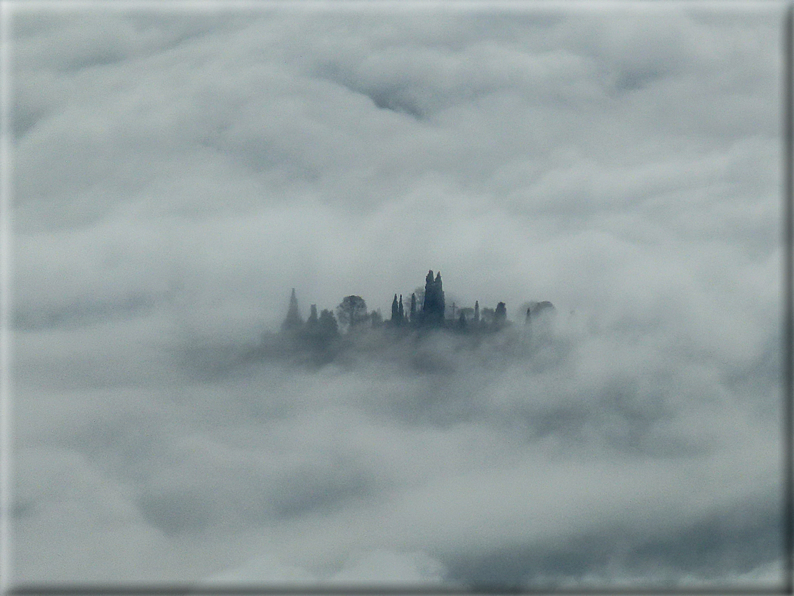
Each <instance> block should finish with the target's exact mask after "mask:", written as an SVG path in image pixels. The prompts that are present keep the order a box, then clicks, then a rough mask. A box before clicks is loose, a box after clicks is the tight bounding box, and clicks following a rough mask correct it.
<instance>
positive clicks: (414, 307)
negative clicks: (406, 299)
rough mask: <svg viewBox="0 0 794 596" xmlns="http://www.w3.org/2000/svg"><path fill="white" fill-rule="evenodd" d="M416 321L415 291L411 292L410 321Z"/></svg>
mask: <svg viewBox="0 0 794 596" xmlns="http://www.w3.org/2000/svg"><path fill="white" fill-rule="evenodd" d="M415 321H416V293H415V292H414V293H412V294H411V322H412V323H413V322H415Z"/></svg>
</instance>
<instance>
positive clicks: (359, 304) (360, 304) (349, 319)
mask: <svg viewBox="0 0 794 596" xmlns="http://www.w3.org/2000/svg"><path fill="white" fill-rule="evenodd" d="M336 316H337V317H339V322H340V323H342V324H343V325H346V326H347V328H348V330H351V329H353V328H354V327H355V326H356V325H358V324H359V323H361V322H362V321H364V320H365V319H366V318H367V303H366V302H365V301H364V299H363V298H362V297H361V296H345V297H344V298H343V299H342V302H341V303H340V304H339V306H337V307H336Z"/></svg>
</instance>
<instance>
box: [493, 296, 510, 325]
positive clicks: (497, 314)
mask: <svg viewBox="0 0 794 596" xmlns="http://www.w3.org/2000/svg"><path fill="white" fill-rule="evenodd" d="M493 322H494V325H495V326H496V327H497V328H499V327H503V326H504V324H505V323H506V322H507V307H506V306H505V303H504V302H500V303H499V304H497V305H496V311H494V317H493Z"/></svg>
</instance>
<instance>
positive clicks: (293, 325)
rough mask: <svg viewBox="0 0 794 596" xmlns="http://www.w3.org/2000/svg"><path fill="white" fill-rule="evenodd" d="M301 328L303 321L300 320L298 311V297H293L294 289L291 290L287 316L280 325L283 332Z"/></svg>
mask: <svg viewBox="0 0 794 596" xmlns="http://www.w3.org/2000/svg"><path fill="white" fill-rule="evenodd" d="M302 326H303V319H301V314H300V310H299V309H298V297H297V296H296V295H295V288H292V294H291V295H290V298H289V309H288V310H287V316H286V318H285V319H284V322H283V323H282V325H281V329H283V330H284V331H294V330H296V329H300V328H301V327H302Z"/></svg>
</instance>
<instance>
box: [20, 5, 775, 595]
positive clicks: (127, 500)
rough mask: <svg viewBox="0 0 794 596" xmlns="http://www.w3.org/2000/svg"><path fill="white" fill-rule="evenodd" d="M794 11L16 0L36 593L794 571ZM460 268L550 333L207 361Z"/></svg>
mask: <svg viewBox="0 0 794 596" xmlns="http://www.w3.org/2000/svg"><path fill="white" fill-rule="evenodd" d="M165 6H168V5H167V4H165ZM128 8H129V6H128ZM782 15H783V4H782V3H767V4H764V3H757V2H756V3H752V4H749V3H748V4H741V3H735V2H734V3H730V4H726V5H718V4H713V3H712V4H708V5H698V4H697V3H684V4H672V3H670V4H668V3H656V4H653V5H649V4H629V3H624V4H619V5H615V4H613V5H601V4H595V3H594V4H591V5H582V4H576V5H568V6H566V5H564V4H546V3H538V4H526V5H523V4H519V3H516V4H509V5H495V4H490V5H488V4H480V5H470V4H469V5H466V6H465V7H461V6H460V5H458V6H457V7H456V6H454V5H452V4H445V5H441V4H432V5H424V6H422V5H417V4H411V5H402V6H397V5H392V4H378V5H377V6H375V5H364V4H344V5H342V4H336V5H334V4H330V5H322V6H319V5H301V6H300V7H287V6H286V5H285V4H266V3H262V4H254V5H250V6H249V8H240V7H238V8H235V9H226V10H223V9H222V5H220V4H219V5H216V6H215V7H213V8H208V7H206V6H205V7H199V6H196V7H195V8H191V7H187V6H185V5H180V6H179V7H178V8H177V7H175V8H174V9H173V10H168V9H167V8H166V9H163V10H153V9H151V8H142V9H123V10H122V9H120V8H118V7H116V8H112V7H111V6H110V5H108V4H99V5H96V6H95V7H94V8H90V9H80V10H78V9H72V8H56V7H55V6H54V5H46V6H43V7H42V6H39V7H35V5H34V6H33V7H30V6H28V7H25V6H24V4H23V3H18V4H17V5H16V8H15V10H14V19H13V23H12V32H13V69H12V72H11V81H12V83H13V93H14V109H13V131H14V151H15V155H14V163H15V170H14V181H13V188H14V196H13V203H12V204H13V209H14V222H13V226H14V231H15V237H14V241H13V246H14V269H15V272H14V275H13V278H12V281H13V293H14V321H13V323H14V332H15V344H14V412H15V430H14V434H15V437H14V440H15V449H14V465H15V469H16V471H15V486H14V490H15V497H16V501H15V507H14V514H15V517H14V520H13V523H14V528H13V530H14V533H13V537H14V550H15V552H14V558H13V561H14V564H13V566H14V573H15V579H16V581H18V582H26V581H59V580H80V581H163V580H170V581H229V582H236V581H248V582H260V583H268V582H279V581H303V582H315V581H320V582H356V581H367V582H375V583H378V582H394V581H407V582H423V581H427V582H443V583H449V584H452V583H456V584H459V583H473V582H479V583H483V582H485V583H491V584H496V583H511V584H516V583H526V584H530V585H540V584H543V583H549V582H563V583H581V582H585V583H589V584H596V583H601V584H603V583H607V584H611V583H615V582H621V583H625V582H632V583H647V582H658V581H665V582H675V583H682V584H687V585H688V584H696V583H699V582H714V581H727V582H736V581H743V582H756V581H761V582H767V583H770V582H776V581H777V580H778V579H779V569H780V560H781V559H780V555H781V552H780V549H779V545H780V544H781V543H780V536H779V533H778V530H779V523H780V518H779V511H780V499H779V498H780V470H781V451H780V445H781V432H780V431H781V428H782V426H781V423H780V419H779V415H780V412H781V399H780V398H781V393H780V381H779V371H780V366H779V365H780V358H781V354H780V345H781V337H780V321H781V314H782V300H781V287H782V284H781V272H782V243H781V230H782V226H781V221H780V217H781V214H782V202H781V188H782V153H781V149H782V139H781V127H780V125H781V118H782V114H781V98H782V88H781V80H782V74H781V72H782V71H781V52H782V39H783V38H782ZM431 268H432V269H433V270H434V271H441V274H442V277H443V279H444V289H445V291H446V293H447V304H450V303H451V301H453V300H454V301H456V303H457V304H458V305H459V306H473V305H474V301H475V300H479V302H480V305H481V306H483V307H491V308H493V307H495V306H496V303H497V302H498V301H500V300H501V301H505V302H506V304H507V311H508V316H509V318H510V319H512V320H514V321H517V322H520V321H521V317H520V313H519V312H518V310H519V307H520V306H521V305H522V304H523V303H525V302H527V301H531V300H538V301H539V300H550V301H552V302H553V303H554V304H555V306H556V307H557V320H556V328H555V329H556V331H555V334H556V335H555V338H554V340H553V341H552V342H551V343H550V344H549V345H547V346H546V348H545V350H541V351H539V352H537V353H536V354H534V355H533V356H532V357H530V358H527V359H525V360H519V361H511V362H510V363H509V364H506V365H504V366H501V367H499V368H498V370H495V369H493V368H491V367H489V366H485V365H482V364H480V365H477V364H471V362H469V361H466V362H463V361H460V360H458V359H457V358H458V357H457V356H455V355H454V354H451V353H449V352H445V350H448V349H449V348H448V346H445V345H439V346H436V347H434V348H433V347H431V348H428V349H429V350H431V351H432V350H437V353H435V355H436V356H438V354H441V353H443V354H442V355H443V357H444V358H446V359H447V360H446V361H447V362H448V363H449V370H446V372H442V373H438V372H434V373H422V374H419V373H417V372H416V371H414V370H410V369H405V368H403V367H400V366H386V365H385V364H384V363H383V362H382V361H378V360H377V359H373V360H372V361H368V360H366V359H362V360H361V361H358V362H356V363H355V365H354V366H352V367H351V366H348V367H339V366H335V365H329V366H327V367H324V368H322V369H320V370H318V371H307V370H303V369H290V368H285V367H283V366H281V365H278V364H275V363H271V362H266V361H261V362H255V363H253V364H249V365H248V366H245V367H241V368H239V369H232V370H227V371H226V374H224V375H217V374H214V373H212V372H208V371H212V370H214V369H213V366H214V364H216V363H217V362H219V361H221V360H222V359H223V358H224V355H225V354H228V353H230V352H235V350H238V351H239V350H245V349H249V348H250V347H251V346H255V345H256V344H257V342H258V341H259V338H260V337H261V336H262V334H263V332H266V331H268V330H270V331H276V330H277V329H278V327H279V324H280V322H281V320H282V319H283V317H284V315H285V314H286V309H287V304H288V299H289V294H290V290H291V288H295V289H296V292H297V296H298V300H299V303H300V306H301V308H302V312H303V315H304V316H306V315H307V314H308V307H309V304H312V303H316V304H317V306H318V308H320V309H323V308H329V309H332V308H334V307H335V306H336V305H337V304H338V303H339V302H340V301H341V299H342V298H343V297H344V296H346V295H348V294H357V295H360V296H362V297H364V299H365V300H366V301H367V305H368V306H369V308H370V309H381V311H382V313H383V314H384V315H386V316H388V313H389V312H390V310H389V309H390V305H391V300H392V296H393V295H394V293H395V292H397V293H402V294H403V295H405V296H407V295H409V294H410V293H411V291H413V290H414V288H416V287H418V286H420V285H422V284H423V282H424V276H425V274H426V273H427V270H428V269H431ZM485 360H486V361H487V355H485Z"/></svg>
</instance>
